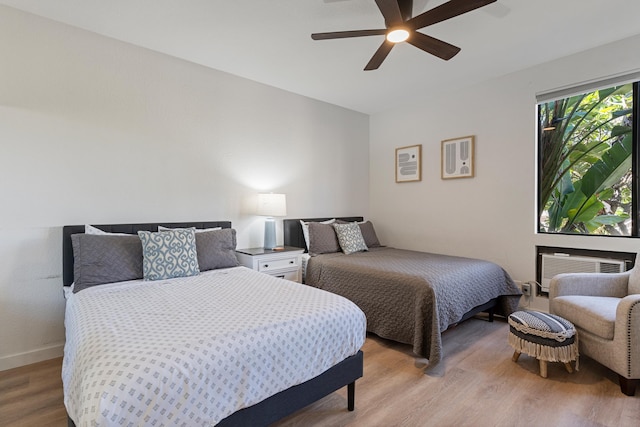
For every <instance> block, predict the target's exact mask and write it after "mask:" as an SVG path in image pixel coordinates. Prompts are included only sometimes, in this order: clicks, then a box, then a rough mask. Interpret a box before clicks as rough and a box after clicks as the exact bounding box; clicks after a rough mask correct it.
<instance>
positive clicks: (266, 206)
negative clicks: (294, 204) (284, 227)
mask: <svg viewBox="0 0 640 427" xmlns="http://www.w3.org/2000/svg"><path fill="white" fill-rule="evenodd" d="M258 215H262V216H266V217H267V218H266V219H265V223H264V248H265V249H274V248H275V247H276V220H275V218H274V217H276V216H286V215H287V196H286V195H285V194H274V193H268V194H258Z"/></svg>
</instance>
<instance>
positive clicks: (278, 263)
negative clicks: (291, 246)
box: [258, 256, 299, 273]
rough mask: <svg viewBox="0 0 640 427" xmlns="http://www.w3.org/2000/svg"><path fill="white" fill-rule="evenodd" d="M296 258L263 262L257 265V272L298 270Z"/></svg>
mask: <svg viewBox="0 0 640 427" xmlns="http://www.w3.org/2000/svg"><path fill="white" fill-rule="evenodd" d="M298 258H299V257H298V256H294V257H289V258H280V259H271V260H264V261H260V262H259V263H258V271H260V272H263V273H267V272H269V271H274V270H282V269H287V268H298Z"/></svg>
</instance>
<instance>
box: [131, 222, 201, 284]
mask: <svg viewBox="0 0 640 427" xmlns="http://www.w3.org/2000/svg"><path fill="white" fill-rule="evenodd" d="M195 234H196V233H195V231H194V230H193V229H180V230H171V231H159V232H157V233H152V232H150V231H138V236H140V241H141V242H142V256H143V260H142V271H143V274H144V280H162V279H171V278H174V277H186V276H195V275H197V274H198V273H200V268H199V266H198V253H197V251H196V236H195Z"/></svg>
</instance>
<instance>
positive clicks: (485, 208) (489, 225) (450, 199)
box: [370, 36, 640, 308]
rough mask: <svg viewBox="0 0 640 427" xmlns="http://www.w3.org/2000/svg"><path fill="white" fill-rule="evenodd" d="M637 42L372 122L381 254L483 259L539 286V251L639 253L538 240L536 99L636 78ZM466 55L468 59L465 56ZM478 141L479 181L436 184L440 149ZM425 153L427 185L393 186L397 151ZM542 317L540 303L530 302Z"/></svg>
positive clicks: (595, 242) (624, 241) (586, 242)
mask: <svg viewBox="0 0 640 427" xmlns="http://www.w3.org/2000/svg"><path fill="white" fill-rule="evenodd" d="M639 43H640V36H636V37H633V38H629V39H625V40H622V41H620V42H617V43H613V44H611V45H607V46H602V47H599V48H595V49H592V50H589V51H587V52H583V53H580V54H577V55H573V56H571V57H566V58H562V59H558V60H555V61H553V62H550V63H546V64H543V65H540V66H537V67H535V68H531V69H527V70H524V71H520V72H517V73H514V74H510V75H506V76H503V77H501V78H497V79H495V80H492V81H489V82H486V83H483V84H480V85H477V86H473V87H466V86H465V84H464V82H461V84H460V86H458V87H449V88H444V89H443V90H442V91H441V93H436V94H425V97H424V98H425V102H424V104H423V105H419V106H415V107H413V108H406V109H403V110H396V111H391V112H386V113H380V114H377V115H374V116H372V117H371V142H370V157H371V165H370V168H371V170H372V171H379V173H376V174H372V176H371V183H370V191H371V218H372V219H373V220H374V222H375V224H376V230H377V232H378V234H379V235H380V236H379V237H380V239H381V241H382V242H383V243H384V244H389V245H392V246H397V247H404V248H412V249H418V250H425V251H431V252H440V253H446V254H454V255H461V256H469V257H477V258H484V259H488V260H491V261H494V262H497V263H498V264H500V265H502V266H503V267H504V268H505V269H506V270H507V271H508V272H509V273H510V274H511V275H512V277H513V278H514V279H516V280H523V281H528V280H535V278H536V274H535V273H536V271H535V269H536V256H535V253H536V251H535V247H536V245H542V246H560V247H576V248H590V249H591V248H592V249H603V250H619V251H628V252H637V251H638V250H639V249H640V245H638V240H637V239H628V238H600V237H587V236H559V235H537V234H536V233H535V228H536V178H535V173H536V172H535V171H536V161H535V159H536V120H537V118H536V108H535V102H536V101H535V99H536V98H535V95H536V93H539V92H542V91H547V90H551V89H555V88H559V87H563V86H566V85H570V84H576V83H580V82H583V81H588V80H592V79H596V78H602V77H605V76H608V75H614V74H618V73H621V72H625V71H630V70H634V69H639V68H640V57H638V55H635V52H636V51H637V46H638V44H639ZM463 53H464V52H463ZM466 135H475V137H476V156H475V162H476V163H475V164H476V169H475V171H476V176H475V178H472V179H453V180H442V179H441V178H440V143H441V141H442V140H444V139H450V138H456V137H461V136H466ZM415 144H422V149H423V154H422V155H423V158H422V160H423V179H422V181H421V182H417V183H401V184H396V183H395V179H394V152H395V148H396V147H402V146H406V145H415ZM534 303H537V304H539V305H540V308H544V305H545V304H544V303H545V302H544V301H536V302H534Z"/></svg>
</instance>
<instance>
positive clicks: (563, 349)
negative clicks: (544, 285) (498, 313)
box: [509, 311, 578, 378]
mask: <svg viewBox="0 0 640 427" xmlns="http://www.w3.org/2000/svg"><path fill="white" fill-rule="evenodd" d="M509 344H510V345H511V347H513V348H514V350H515V352H514V353H513V361H514V362H517V361H518V358H519V357H520V354H521V353H526V354H528V355H529V356H531V357H535V358H536V359H538V360H539V361H540V376H542V377H543V378H546V377H547V362H562V363H564V366H565V367H566V369H567V371H568V372H573V369H572V368H571V362H572V361H574V360H575V361H576V369H578V335H577V334H576V328H575V326H573V323H571V322H569V321H568V320H566V319H563V318H562V317H560V316H556V315H554V314H547V313H542V312H538V311H516V312H515V313H512V314H510V315H509Z"/></svg>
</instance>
